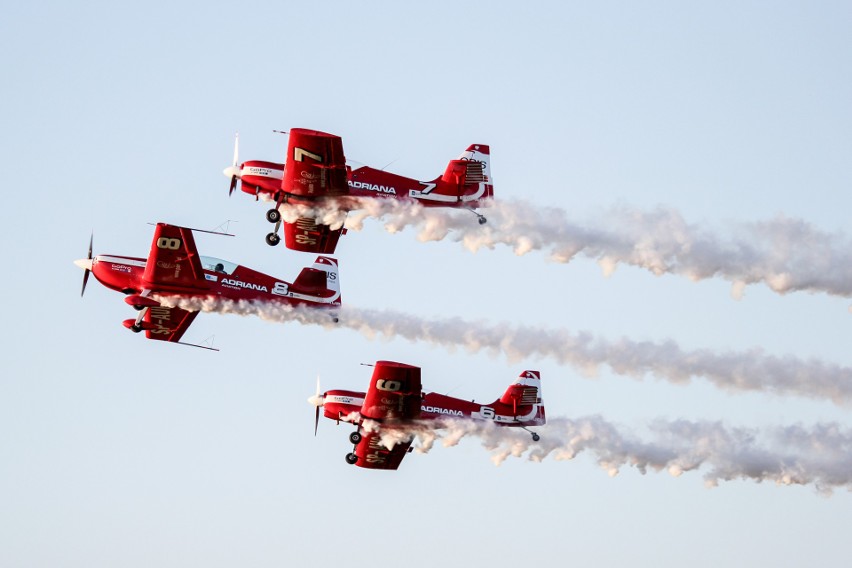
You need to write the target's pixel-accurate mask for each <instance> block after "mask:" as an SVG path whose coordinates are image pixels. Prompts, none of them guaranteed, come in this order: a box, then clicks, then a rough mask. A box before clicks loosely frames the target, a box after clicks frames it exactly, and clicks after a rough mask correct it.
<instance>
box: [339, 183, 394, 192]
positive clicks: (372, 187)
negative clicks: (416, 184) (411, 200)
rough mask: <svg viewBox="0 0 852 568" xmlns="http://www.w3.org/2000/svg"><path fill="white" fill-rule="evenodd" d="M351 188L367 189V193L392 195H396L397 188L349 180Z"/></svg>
mask: <svg viewBox="0 0 852 568" xmlns="http://www.w3.org/2000/svg"><path fill="white" fill-rule="evenodd" d="M349 187H351V188H353V189H366V190H367V191H375V192H377V193H391V194H393V195H396V188H394V187H391V186H387V185H376V184H375V183H368V182H364V181H352V180H349Z"/></svg>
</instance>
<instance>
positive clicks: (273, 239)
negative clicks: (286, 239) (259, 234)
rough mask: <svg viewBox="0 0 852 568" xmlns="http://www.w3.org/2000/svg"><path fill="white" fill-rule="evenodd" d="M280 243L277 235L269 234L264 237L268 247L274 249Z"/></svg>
mask: <svg viewBox="0 0 852 568" xmlns="http://www.w3.org/2000/svg"><path fill="white" fill-rule="evenodd" d="M280 242H281V237H279V236H278V235H277V234H275V233H269V234H268V235H266V244H268V245H269V246H271V247H274V246H275V245H277V244H278V243H280Z"/></svg>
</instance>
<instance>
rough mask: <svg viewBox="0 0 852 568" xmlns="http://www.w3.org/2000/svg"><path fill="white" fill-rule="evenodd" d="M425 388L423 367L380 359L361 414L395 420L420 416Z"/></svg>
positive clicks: (378, 418) (373, 417)
mask: <svg viewBox="0 0 852 568" xmlns="http://www.w3.org/2000/svg"><path fill="white" fill-rule="evenodd" d="M421 391H422V385H421V383H420V367H414V366H412V365H406V364H405V363H395V362H393V361H378V362H376V367H375V369H374V370H373V378H372V379H371V380H370V388H368V389H367V393H366V395H365V396H364V404H363V406H362V407H361V416H363V417H364V418H370V419H372V420H380V421H391V422H393V421H403V420H414V419H416V418H419V417H420V400H421Z"/></svg>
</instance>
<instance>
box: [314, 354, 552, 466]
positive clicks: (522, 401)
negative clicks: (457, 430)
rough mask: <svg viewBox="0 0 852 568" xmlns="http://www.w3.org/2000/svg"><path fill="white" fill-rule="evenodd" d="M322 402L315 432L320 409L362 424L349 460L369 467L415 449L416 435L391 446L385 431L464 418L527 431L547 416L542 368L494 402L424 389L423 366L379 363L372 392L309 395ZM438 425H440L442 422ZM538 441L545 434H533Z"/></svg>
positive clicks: (339, 419) (397, 460) (398, 458)
mask: <svg viewBox="0 0 852 568" xmlns="http://www.w3.org/2000/svg"><path fill="white" fill-rule="evenodd" d="M308 402H309V403H311V404H312V405H314V406H316V409H317V410H316V417H315V423H314V435H316V428H317V426H318V423H319V415H320V408H322V410H323V415H324V416H325V417H326V418H330V419H331V420H335V421H336V422H337V423H338V424H339V423H340V422H349V423H352V424H355V425H357V426H358V428H357V429H356V430H355V431H354V432H352V433H351V434H349V441H350V442H352V444H353V445H354V446H355V448H354V450H353V451H352V452H351V453H349V454H346V462H347V463H350V464H355V465H358V466H360V467H366V468H369V469H397V468H398V467H399V464H400V463H401V462H402V458H404V457H405V454H406V453H408V452H409V451H411V442H412V439H413V438H412V437H411V436H410V437H409V438H408V441H403V442H400V443H397V444H396V445H394V446H393V447H392V448H390V449H389V448H387V447H386V446H385V445H384V444H383V443H382V440H381V438H382V431H383V430H384V431H388V430H393V429H397V430H399V429H402V430H406V428H408V429H411V427H412V426H414V425H417V426H420V427H422V426H424V423H426V422H427V421H429V420H435V419H439V418H458V419H469V420H490V421H492V422H494V423H495V424H497V425H498V426H514V427H518V428H523V429H525V430H526V429H527V427H529V426H541V425H543V424H544V423H545V422H546V420H545V415H544V404H543V403H542V400H541V376H540V374H539V372H538V371H524V372H523V373H521V374H520V376H519V377H518V379H517V380H516V381H515V382H514V383H512V384H511V385H510V386H509V388H508V389H506V392H505V393H503V396H501V397H500V398H498V399H497V400H495V401H494V402H492V403H491V404H477V403H475V402H473V401H467V400H462V399H459V398H453V397H451V396H446V395H443V394H437V393H424V392H422V388H421V383H420V367H414V366H412V365H406V364H405V363H395V362H393V361H378V362H377V363H376V365H375V368H374V370H373V378H372V379H371V380H370V387H369V389H368V390H367V392H366V393H364V392H357V391H348V390H330V391H326V392H325V393H323V394H320V393H319V388H317V393H316V394H315V395H314V396H312V397H310V398H309V399H308ZM368 419H369V420H372V421H374V422H377V423H379V427H378V429H374V428H370V429H365V428H364V427H363V422H364V421H365V420H368ZM436 427H438V428H440V425H437V426H436ZM530 434H532V439H533V440H534V441H538V440H539V435H538V434H536V433H535V432H530Z"/></svg>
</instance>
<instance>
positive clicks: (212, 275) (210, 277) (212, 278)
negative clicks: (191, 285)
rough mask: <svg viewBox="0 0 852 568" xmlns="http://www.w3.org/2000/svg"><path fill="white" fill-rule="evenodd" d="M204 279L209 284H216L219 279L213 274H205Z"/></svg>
mask: <svg viewBox="0 0 852 568" xmlns="http://www.w3.org/2000/svg"><path fill="white" fill-rule="evenodd" d="M204 278H206V279H207V280H210V281H211V282H218V281H219V277H218V276H216V275H215V274H205V275H204Z"/></svg>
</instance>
